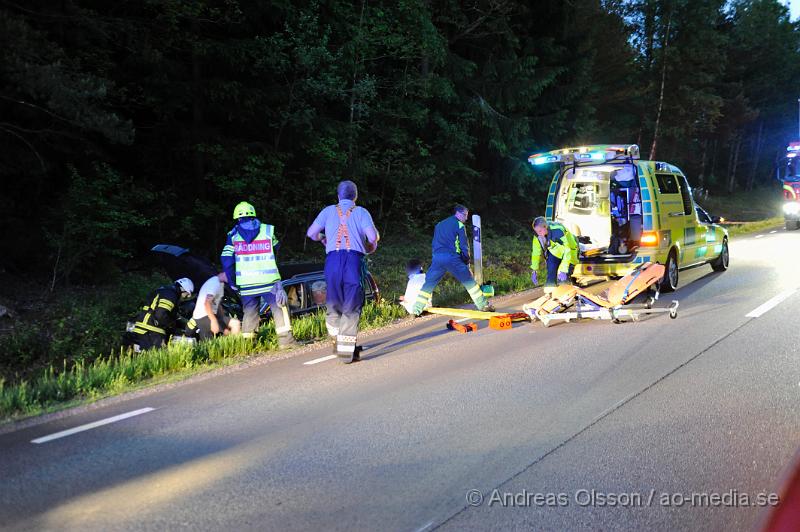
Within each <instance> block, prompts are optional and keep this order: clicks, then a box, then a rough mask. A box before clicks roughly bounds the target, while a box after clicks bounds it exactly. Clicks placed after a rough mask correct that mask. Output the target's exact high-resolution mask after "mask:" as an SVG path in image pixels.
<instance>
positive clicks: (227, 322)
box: [186, 272, 241, 340]
mask: <svg viewBox="0 0 800 532" xmlns="http://www.w3.org/2000/svg"><path fill="white" fill-rule="evenodd" d="M226 279H227V276H226V275H225V272H220V273H219V274H218V275H215V276H214V277H210V278H209V279H208V280H207V281H206V282H205V283H203V286H201V287H200V292H198V294H197V301H196V302H195V304H194V312H192V319H190V320H189V322H188V323H187V324H186V336H190V337H194V338H197V339H198V340H209V339H211V338H214V337H215V336H217V335H218V334H220V333H222V334H223V335H225V336H227V335H229V334H239V332H240V330H241V323H240V322H239V320H237V319H236V318H232V317H230V316H228V314H227V313H226V312H225V310H224V309H223V308H222V305H221V304H220V303H221V302H222V296H223V295H225V280H226Z"/></svg>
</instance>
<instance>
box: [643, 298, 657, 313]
mask: <svg viewBox="0 0 800 532" xmlns="http://www.w3.org/2000/svg"><path fill="white" fill-rule="evenodd" d="M655 302H656V300H655V298H653V297H648V298H647V301H645V303H644V308H646V309H647V310H650V309H651V308H653V303H655Z"/></svg>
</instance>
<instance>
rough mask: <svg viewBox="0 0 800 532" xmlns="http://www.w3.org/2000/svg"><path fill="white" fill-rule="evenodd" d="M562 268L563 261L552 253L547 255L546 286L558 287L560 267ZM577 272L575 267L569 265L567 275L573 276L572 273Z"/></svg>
mask: <svg viewBox="0 0 800 532" xmlns="http://www.w3.org/2000/svg"><path fill="white" fill-rule="evenodd" d="M559 266H561V259H559V258H558V257H556V256H555V255H553V254H552V253H548V254H547V281H546V282H545V283H544V285H545V286H558V267H559ZM573 271H575V265H574V264H570V265H569V271H567V275H572V272H573Z"/></svg>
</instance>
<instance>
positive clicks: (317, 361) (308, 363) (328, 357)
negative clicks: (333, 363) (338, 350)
mask: <svg viewBox="0 0 800 532" xmlns="http://www.w3.org/2000/svg"><path fill="white" fill-rule="evenodd" d="M334 358H336V355H328V356H326V357H320V358H315V359H314V360H309V361H308V362H303V365H304V366H311V365H313V364H319V363H320V362H326V361H328V360H333V359H334Z"/></svg>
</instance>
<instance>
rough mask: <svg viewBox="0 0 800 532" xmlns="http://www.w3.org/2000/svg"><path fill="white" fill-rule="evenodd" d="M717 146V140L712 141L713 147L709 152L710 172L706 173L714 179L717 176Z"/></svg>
mask: <svg viewBox="0 0 800 532" xmlns="http://www.w3.org/2000/svg"><path fill="white" fill-rule="evenodd" d="M718 145H719V138H715V139H714V147H713V148H712V152H711V171H710V172H709V173H708V176H709V177H714V176H716V175H717V152H718V151H719V150H717V147H718Z"/></svg>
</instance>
